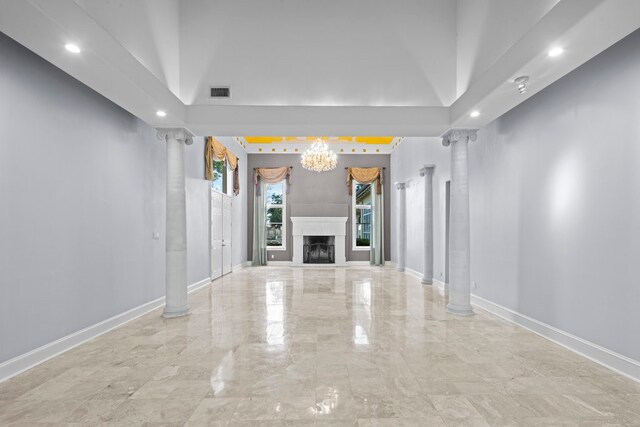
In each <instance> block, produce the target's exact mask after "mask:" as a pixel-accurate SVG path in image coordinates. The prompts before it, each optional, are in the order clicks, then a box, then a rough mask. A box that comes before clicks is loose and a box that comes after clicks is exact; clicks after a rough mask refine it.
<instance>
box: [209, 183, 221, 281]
mask: <svg viewBox="0 0 640 427" xmlns="http://www.w3.org/2000/svg"><path fill="white" fill-rule="evenodd" d="M222 252H223V246H222V194H221V193H218V192H217V191H214V190H213V189H212V190H211V280H213V279H217V278H218V277H220V276H222V256H223V255H222Z"/></svg>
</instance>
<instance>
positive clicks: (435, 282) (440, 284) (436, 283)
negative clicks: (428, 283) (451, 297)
mask: <svg viewBox="0 0 640 427" xmlns="http://www.w3.org/2000/svg"><path fill="white" fill-rule="evenodd" d="M431 280H432V281H433V286H435V287H436V288H438V289H440V290H441V291H442V292H446V291H447V290H448V289H447V288H448V286H447V284H446V283H444V282H443V281H441V280H438V279H436V278H435V277H434V278H433V279H431Z"/></svg>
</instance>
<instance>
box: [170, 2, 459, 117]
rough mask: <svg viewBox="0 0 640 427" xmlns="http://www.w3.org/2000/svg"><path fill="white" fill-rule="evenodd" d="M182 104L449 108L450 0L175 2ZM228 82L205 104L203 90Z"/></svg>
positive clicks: (451, 94)
mask: <svg viewBox="0 0 640 427" xmlns="http://www.w3.org/2000/svg"><path fill="white" fill-rule="evenodd" d="M180 21H181V26H180V88H181V90H180V97H181V99H182V100H183V101H184V102H185V103H186V104H211V103H217V104H220V105H299V106H380V105H386V106H443V105H444V106H448V105H450V104H451V103H452V102H453V101H454V99H455V84H456V83H455V74H456V73H455V66H456V54H455V51H456V4H455V2H453V1H450V0H400V1H393V2H391V1H388V0H346V1H334V0H262V1H256V2H246V1H237V0H215V1H209V0H191V1H185V2H181V3H180ZM216 85H220V86H231V93H232V97H231V99H229V100H212V99H210V97H209V88H210V87H211V86H216Z"/></svg>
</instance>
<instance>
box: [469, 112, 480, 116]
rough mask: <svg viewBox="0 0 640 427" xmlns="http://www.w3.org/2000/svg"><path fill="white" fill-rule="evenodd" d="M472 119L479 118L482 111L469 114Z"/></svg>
mask: <svg viewBox="0 0 640 427" xmlns="http://www.w3.org/2000/svg"><path fill="white" fill-rule="evenodd" d="M469 115H470V116H471V117H478V116H479V115H480V111H472V112H471V114H469Z"/></svg>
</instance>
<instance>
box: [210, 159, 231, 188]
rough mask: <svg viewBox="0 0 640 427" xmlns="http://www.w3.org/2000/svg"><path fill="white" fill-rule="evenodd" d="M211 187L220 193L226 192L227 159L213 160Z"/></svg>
mask: <svg viewBox="0 0 640 427" xmlns="http://www.w3.org/2000/svg"><path fill="white" fill-rule="evenodd" d="M211 188H213V189H214V190H216V191H219V192H221V193H224V194H227V161H226V160H214V161H213V180H212V182H211Z"/></svg>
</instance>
